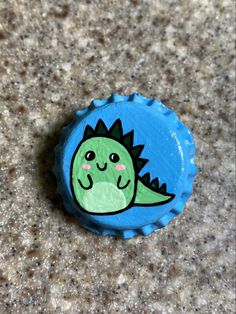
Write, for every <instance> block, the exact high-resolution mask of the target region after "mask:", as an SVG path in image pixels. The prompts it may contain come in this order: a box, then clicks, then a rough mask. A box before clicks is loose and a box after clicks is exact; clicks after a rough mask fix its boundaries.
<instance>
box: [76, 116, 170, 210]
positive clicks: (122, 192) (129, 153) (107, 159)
mask: <svg viewBox="0 0 236 314" xmlns="http://www.w3.org/2000/svg"><path fill="white" fill-rule="evenodd" d="M142 149H143V145H138V146H133V131H131V132H129V133H127V134H126V135H123V130H122V125H121V121H120V120H116V121H115V123H114V124H113V125H112V126H111V128H110V129H109V130H108V129H107V127H106V125H105V124H104V122H103V121H102V120H99V121H98V123H97V126H96V128H95V130H93V129H92V128H91V127H90V126H87V127H86V129H85V133H84V138H83V140H82V141H81V143H80V144H79V146H78V148H77V150H76V153H75V155H74V158H73V161H72V171H71V187H72V191H73V194H74V198H75V200H76V201H77V203H78V204H79V205H80V207H81V208H82V209H83V210H84V211H86V212H88V213H91V214H97V215H99V214H100V215H104V214H115V213H118V212H121V211H123V210H125V209H128V208H129V207H131V206H133V205H142V206H151V205H160V204H163V203H166V202H169V201H171V200H172V199H173V198H174V195H173V194H169V193H166V185H164V184H163V185H162V187H160V188H159V183H158V179H157V178H156V179H154V180H153V181H152V182H150V175H149V174H146V175H145V176H143V177H140V176H139V175H138V173H139V171H140V170H141V169H142V167H143V166H144V165H145V164H146V162H147V160H146V159H142V158H140V157H139V156H140V154H141V152H142ZM117 168H118V169H117ZM123 168H125V169H123ZM121 169H122V170H121Z"/></svg>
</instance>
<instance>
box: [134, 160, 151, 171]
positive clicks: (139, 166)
mask: <svg viewBox="0 0 236 314" xmlns="http://www.w3.org/2000/svg"><path fill="white" fill-rule="evenodd" d="M147 162H148V159H144V158H139V159H137V160H136V166H137V170H138V171H140V170H141V169H142V168H143V167H144V166H145V165H146V163H147Z"/></svg>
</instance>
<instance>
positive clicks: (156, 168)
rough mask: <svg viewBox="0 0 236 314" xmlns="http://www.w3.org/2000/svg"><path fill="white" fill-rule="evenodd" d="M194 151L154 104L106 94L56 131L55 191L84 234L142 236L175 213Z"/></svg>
mask: <svg viewBox="0 0 236 314" xmlns="http://www.w3.org/2000/svg"><path fill="white" fill-rule="evenodd" d="M194 153H195V146H194V142H193V137H192V135H191V133H190V131H189V129H188V128H187V127H186V126H185V125H184V124H183V123H182V122H181V121H180V120H179V119H178V117H177V115H176V114H175V113H174V112H173V111H172V110H170V109H168V108H167V107H166V106H164V105H163V104H162V103H161V102H160V101H158V100H155V99H149V98H146V97H144V96H142V95H140V94H132V95H130V96H121V95H118V94H113V95H112V96H111V97H110V98H108V99H102V100H94V101H92V103H91V105H90V106H89V107H88V108H86V109H83V110H79V111H77V112H76V118H75V121H74V122H72V123H71V124H70V125H68V126H67V127H65V128H63V132H62V137H61V140H60V143H59V144H58V145H57V147H56V149H55V155H56V158H55V165H54V173H55V175H56V178H57V184H58V186H57V191H58V193H59V194H60V195H61V196H62V198H63V202H64V206H65V208H66V210H67V211H68V212H69V213H71V214H73V215H75V216H76V217H78V221H79V223H80V224H81V225H82V226H84V227H85V228H87V229H89V230H91V231H92V232H95V233H97V234H100V235H117V236H120V237H123V238H131V237H133V236H136V235H148V234H150V233H151V232H153V231H155V230H156V229H159V228H161V227H164V226H166V225H167V224H168V223H169V221H170V220H171V219H173V218H174V217H175V216H176V215H178V214H180V213H181V212H182V211H183V207H184V204H185V203H186V201H187V199H188V198H189V197H190V195H191V194H192V188H193V179H194V176H195V175H196V173H197V170H196V166H195V164H194Z"/></svg>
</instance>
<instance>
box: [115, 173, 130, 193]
mask: <svg viewBox="0 0 236 314" xmlns="http://www.w3.org/2000/svg"><path fill="white" fill-rule="evenodd" d="M121 178H122V177H121V176H119V177H118V180H117V187H118V189H119V190H124V189H125V188H127V186H128V185H129V184H130V179H129V180H128V181H127V183H126V184H125V185H123V186H120V181H121Z"/></svg>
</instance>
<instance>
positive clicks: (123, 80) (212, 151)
mask: <svg viewBox="0 0 236 314" xmlns="http://www.w3.org/2000/svg"><path fill="white" fill-rule="evenodd" d="M59 3H61V4H60V5H59ZM234 14H235V13H234V1H233V0H202V1H196V0H195V1H194V0H181V1H170V0H161V1H158V0H153V1H148V0H146V1H141V0H140V1H139V0H132V1H118V0H117V1H115V0H113V1H109V0H107V1H100V0H97V1H64V2H60V1H56V0H55V1H31V0H27V1H26V0H25V1H23V0H19V1H13V0H9V1H4V0H0V185H1V190H0V194H1V200H0V241H1V243H0V313H3V314H5V313H122V314H123V313H128V312H130V313H156V314H159V313H195V312H198V313H227V314H229V313H234V310H235V304H234V283H235V281H234V260H235V254H234V244H235V243H234V228H235V214H234V208H235V203H234V188H233V185H234V170H235V169H234V158H235V154H234V144H233V143H234V119H233V115H234V104H233V97H234V81H235V78H234V75H235V72H234V42H233V37H234ZM115 91H116V92H120V93H122V94H130V93H132V92H140V93H142V94H144V95H145V96H147V97H155V98H158V99H161V100H162V101H163V102H164V103H165V104H166V105H167V106H169V107H170V108H172V109H174V110H175V111H176V113H177V114H178V115H179V117H180V118H181V119H182V120H183V121H184V122H185V123H186V124H187V125H188V126H189V127H190V129H191V130H192V132H193V133H194V136H195V139H196V144H197V157H196V162H197V164H198V167H199V176H198V178H197V180H196V183H195V192H194V195H193V197H192V198H191V200H190V201H189V202H188V203H187V206H186V210H185V212H184V214H182V215H181V216H179V217H178V218H177V219H175V220H174V221H172V222H171V223H170V225H169V226H168V227H167V228H165V229H162V230H159V231H157V232H155V233H153V234H152V235H150V236H148V237H146V238H142V237H138V238H134V239H131V240H128V241H126V240H121V239H115V238H108V237H106V238H105V237H99V236H96V235H93V234H91V233H89V232H87V231H85V230H84V229H82V228H80V227H79V225H78V223H77V222H76V221H75V219H74V218H73V217H71V216H69V215H68V214H66V213H65V211H64V210H63V206H62V202H61V200H60V198H59V197H58V196H57V195H56V193H55V180H54V177H53V175H52V172H51V168H52V164H53V148H54V146H55V144H56V143H57V142H58V139H59V133H60V129H61V127H63V126H64V125H65V124H66V123H68V121H69V120H70V119H71V117H72V115H73V112H74V111H75V110H76V109H78V108H83V107H86V106H88V105H89V103H90V101H91V100H92V99H94V98H105V97H108V96H109V95H110V94H111V93H112V92H115Z"/></svg>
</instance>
